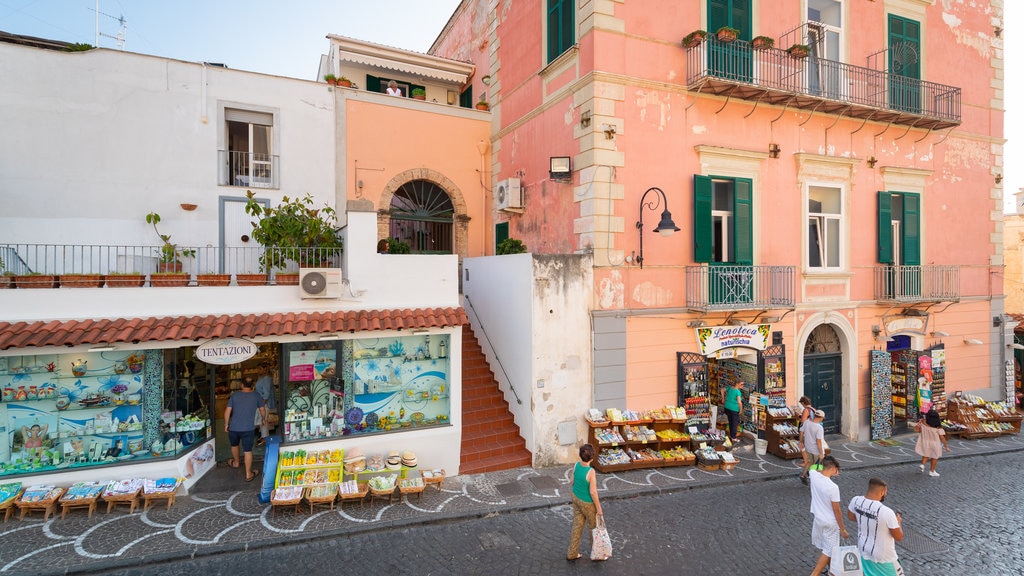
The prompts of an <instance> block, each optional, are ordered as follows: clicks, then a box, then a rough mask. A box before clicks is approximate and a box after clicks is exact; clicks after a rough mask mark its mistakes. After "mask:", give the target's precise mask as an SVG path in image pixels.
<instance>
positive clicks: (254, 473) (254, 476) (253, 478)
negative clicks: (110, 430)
mask: <svg viewBox="0 0 1024 576" xmlns="http://www.w3.org/2000/svg"><path fill="white" fill-rule="evenodd" d="M259 475H260V473H259V472H253V473H252V474H250V475H249V476H246V477H245V481H246V482H252V481H253V480H255V479H256V477H257V476H259Z"/></svg>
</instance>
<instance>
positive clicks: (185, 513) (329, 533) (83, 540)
mask: <svg viewBox="0 0 1024 576" xmlns="http://www.w3.org/2000/svg"><path fill="white" fill-rule="evenodd" d="M896 440H897V441H898V443H897V445H895V446H881V445H878V444H874V443H853V442H847V441H845V440H843V439H841V438H830V439H829V443H830V445H831V447H832V451H833V454H834V455H835V456H836V457H837V458H838V459H839V460H840V462H841V463H842V465H843V470H844V471H846V470H860V469H870V468H877V467H885V466H893V465H900V464H902V465H907V464H908V463H910V462H915V461H917V460H918V457H917V455H916V454H914V451H913V443H914V440H915V436H913V435H908V436H902V437H898V438H897V439H896ZM950 445H951V448H952V452H951V453H949V454H947V455H946V456H945V457H944V459H955V458H959V457H964V456H973V455H984V454H991V455H1001V454H1005V455H1006V456H1008V457H1013V458H1019V454H1017V453H1018V452H1019V451H1021V450H1022V449H1024V439H1021V438H1020V437H1019V436H1003V437H1000V438H995V439H986V440H951V442H950ZM736 454H737V456H738V457H739V459H740V464H739V465H738V466H737V467H736V469H734V470H730V471H715V472H707V471H702V470H699V469H697V468H695V467H678V468H661V469H649V470H635V471H630V472H620V473H615V474H600V475H598V479H599V485H600V490H601V497H602V499H603V501H609V500H613V499H623V498H634V497H637V496H641V495H657V494H666V493H672V492H678V491H686V490H697V489H701V488H715V487H723V488H724V487H729V486H734V485H743V484H748V483H757V482H764V481H768V480H777V479H779V478H785V477H789V476H793V475H795V474H796V472H797V465H796V461H784V460H780V459H778V458H775V457H774V456H771V455H768V456H760V457H759V456H757V455H756V454H755V453H754V451H753V449H752V448H751V447H750V445H749V443H744V445H743V446H742V447H740V448H737V449H736ZM942 466H943V464H942V462H941V461H940V470H941V468H942ZM953 481H954V482H955V481H956V480H955V479H953ZM568 483H569V474H568V467H558V468H548V469H536V470H535V469H531V468H519V469H514V470H508V471H503V472H498V473H488V474H480V475H471V476H458V477H452V478H447V479H445V481H444V484H443V487H442V490H440V491H437V490H434V489H432V488H428V489H427V490H426V491H425V492H424V494H423V496H422V499H417V498H415V497H414V498H413V499H412V500H409V499H408V498H403V499H402V500H401V501H400V502H398V501H396V502H395V503H386V502H380V501H378V502H373V503H370V502H369V501H367V502H366V503H364V504H362V505H360V504H358V503H346V504H344V505H343V506H338V505H336V506H335V509H334V510H331V509H329V508H326V507H318V508H317V509H316V510H315V511H314V512H313V513H312V514H310V513H309V509H308V507H306V508H305V509H304V510H303V511H302V512H300V513H298V514H293V513H292V512H291V511H287V512H283V513H282V512H281V511H278V512H277V513H276V514H274V513H273V512H272V510H271V507H270V506H269V505H267V506H264V505H261V504H260V503H259V502H258V501H257V499H256V487H255V486H251V487H250V485H245V486H246V489H245V490H237V491H229V492H215V493H209V494H194V495H192V496H189V497H179V498H178V499H177V502H176V504H175V505H174V506H173V507H172V508H170V509H166V508H165V507H163V506H159V507H156V508H153V507H151V508H150V509H149V510H147V511H145V512H141V513H140V512H136V513H134V514H128V513H127V511H126V510H125V509H123V508H122V509H115V510H114V511H113V512H112V513H110V514H109V515H108V514H106V513H105V507H104V506H101V507H100V508H101V510H100V511H98V512H97V513H96V514H93V516H92V518H88V517H87V515H86V513H85V512H84V511H76V512H72V513H70V514H69V515H68V517H67V518H66V519H64V520H61V519H59V517H58V518H54V517H51V518H50V519H49V520H47V521H42V520H41V519H39V518H38V517H36V518H26V519H25V520H22V521H19V520H17V519H14V520H11V521H10V522H7V523H5V524H0V573H12V574H65V573H67V574H74V573H90V572H103V571H109V570H113V569H118V568H123V569H130V568H131V567H133V566H136V567H137V566H143V565H152V564H153V563H160V562H171V561H174V560H177V559H181V560H187V559H190V558H199V559H201V558H205V557H210V556H211V555H218V554H227V555H229V556H230V555H232V554H237V553H240V552H245V551H249V550H256V549H266V548H268V547H274V546H275V545H281V544H286V545H297V544H303V543H310V544H316V543H321V544H316V545H325V544H322V543H326V542H333V541H337V540H338V539H337V538H335V537H336V536H341V535H346V536H351V537H354V536H357V535H364V534H367V535H370V534H371V533H373V532H377V531H381V530H394V529H404V528H409V527H417V526H421V525H424V524H443V523H445V522H446V521H450V520H455V519H467V518H468V519H472V518H492V517H495V516H497V515H498V514H499V513H500V514H505V513H508V512H516V511H535V512H538V513H545V512H544V511H549V513H550V512H551V511H556V512H558V515H564V513H565V511H566V510H567V509H568V508H567V507H566V506H564V505H565V504H566V502H567V501H568V492H567V490H566V487H567V486H568ZM963 488H964V489H965V490H969V489H970V488H971V487H970V486H963ZM849 496H850V495H848V494H844V498H848V497H849ZM495 534H498V533H497V532H496V533H495ZM481 544H482V545H484V544H486V545H487V546H491V547H500V546H501V545H502V540H501V538H499V537H498V536H496V537H495V538H493V539H490V540H488V539H483V540H481ZM908 545H913V544H912V542H911V541H908ZM921 545H922V546H927V545H928V541H927V538H925V539H923V540H922V541H921ZM487 546H484V547H485V548H486V547H487ZM227 573H230V572H227Z"/></svg>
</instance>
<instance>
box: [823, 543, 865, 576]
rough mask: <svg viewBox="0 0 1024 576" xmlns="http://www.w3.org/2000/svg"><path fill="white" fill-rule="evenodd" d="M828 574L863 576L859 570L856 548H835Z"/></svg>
mask: <svg viewBox="0 0 1024 576" xmlns="http://www.w3.org/2000/svg"><path fill="white" fill-rule="evenodd" d="M828 573H829V574H830V575H831V576H864V570H863V569H862V568H861V562H860V552H858V551H857V547H856V546H836V550H835V552H833V553H832V561H831V562H830V563H829V567H828Z"/></svg>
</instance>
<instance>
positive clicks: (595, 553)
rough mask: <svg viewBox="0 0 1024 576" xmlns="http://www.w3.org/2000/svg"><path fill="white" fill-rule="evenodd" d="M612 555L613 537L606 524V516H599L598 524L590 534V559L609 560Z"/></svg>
mask: <svg viewBox="0 0 1024 576" xmlns="http://www.w3.org/2000/svg"><path fill="white" fill-rule="evenodd" d="M611 557H612V538H611V536H609V535H608V528H606V527H605V525H604V516H599V517H598V519H597V526H595V527H594V530H593V531H592V532H591V534H590V559H591V560H607V559H609V558H611Z"/></svg>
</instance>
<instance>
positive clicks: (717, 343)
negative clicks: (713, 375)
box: [696, 324, 772, 356]
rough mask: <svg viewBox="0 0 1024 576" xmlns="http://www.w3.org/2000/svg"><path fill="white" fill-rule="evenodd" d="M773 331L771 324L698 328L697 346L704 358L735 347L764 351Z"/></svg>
mask: <svg viewBox="0 0 1024 576" xmlns="http://www.w3.org/2000/svg"><path fill="white" fill-rule="evenodd" d="M771 329H772V326H771V324H747V325H746V326H708V327H705V328H697V330H696V331H697V344H698V345H699V346H700V353H701V354H703V355H704V356H709V355H711V354H714V353H716V352H718V351H719V350H722V349H724V348H731V347H733V346H743V347H745V348H753V349H755V350H764V349H765V348H767V347H768V341H769V340H770V338H771Z"/></svg>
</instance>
